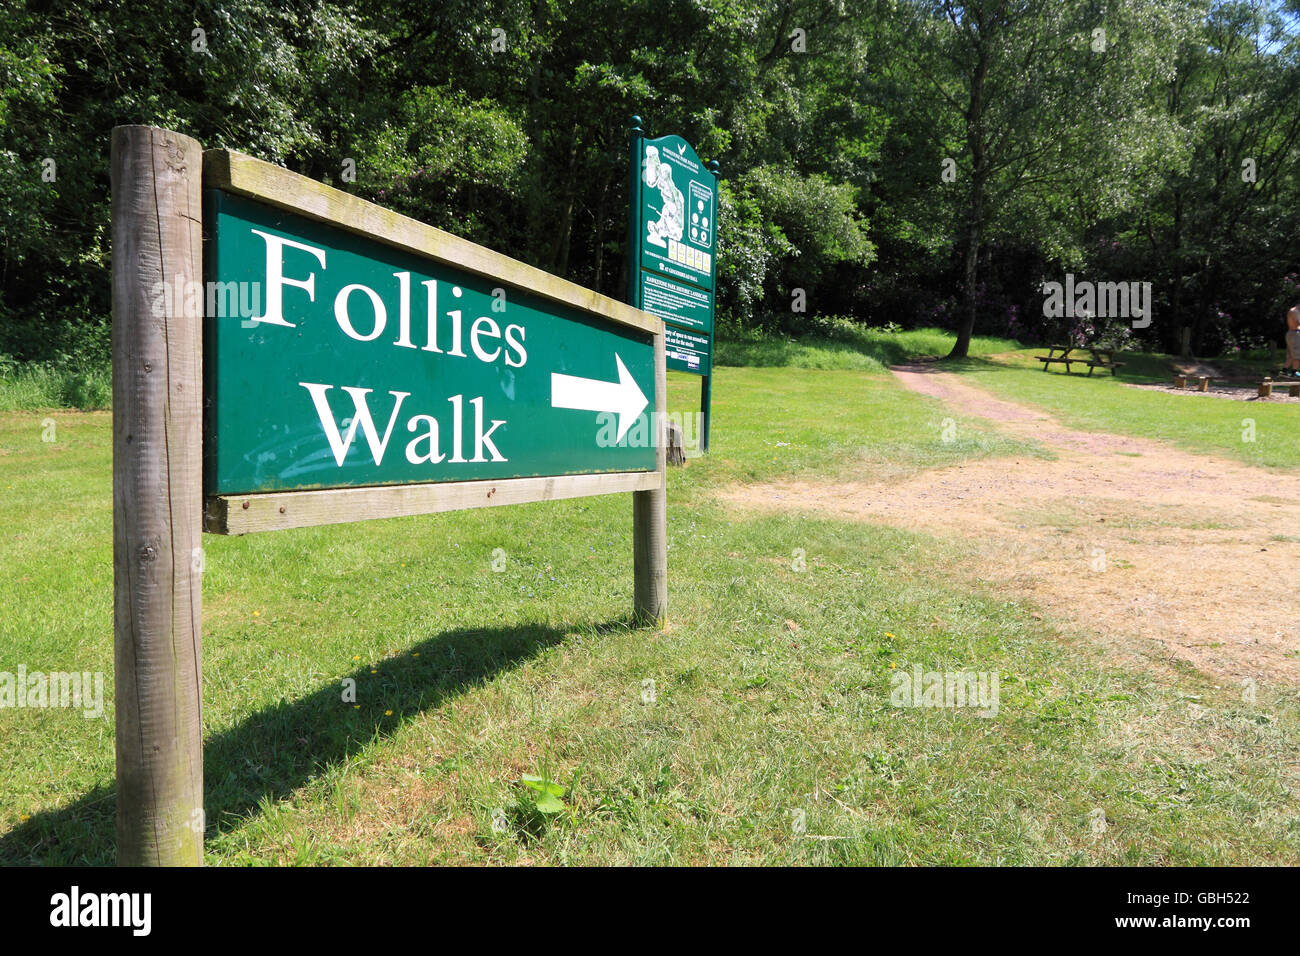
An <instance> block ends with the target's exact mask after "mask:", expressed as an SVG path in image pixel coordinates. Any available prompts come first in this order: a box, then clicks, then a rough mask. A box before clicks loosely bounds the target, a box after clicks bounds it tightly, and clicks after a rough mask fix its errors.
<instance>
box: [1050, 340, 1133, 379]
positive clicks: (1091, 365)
mask: <svg viewBox="0 0 1300 956" xmlns="http://www.w3.org/2000/svg"><path fill="white" fill-rule="evenodd" d="M1058 352H1059V353H1060V354H1059V355H1058V354H1057V353H1058ZM1084 352H1086V353H1088V354H1087V355H1083V354H1079V353H1084ZM1035 358H1036V359H1037V360H1038V361H1040V362H1042V363H1043V371H1044V372H1046V371H1047V369H1048V367H1049V366H1051V365H1052V364H1053V363H1055V362H1064V363H1065V373H1066V374H1067V375H1068V374H1069V373H1070V365H1071V364H1078V365H1086V366H1088V374H1089V375H1091V374H1092V370H1093V369H1097V368H1108V369H1110V374H1111V375H1115V374H1116V370H1117V369H1119V368H1122V367H1123V366H1124V363H1123V362H1116V361H1115V350H1114V349H1103V348H1098V347H1097V346H1095V345H1049V346H1048V347H1047V354H1046V355H1038V356H1035Z"/></svg>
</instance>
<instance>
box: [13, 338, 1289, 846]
mask: <svg viewBox="0 0 1300 956" xmlns="http://www.w3.org/2000/svg"><path fill="white" fill-rule="evenodd" d="M996 345H997V343H983V344H982V350H984V351H996V350H997V349H996ZM932 351H938V349H934V350H932ZM833 354H834V353H833V352H832V353H829V356H830V357H824V358H825V361H826V362H827V363H828V364H831V363H833V361H834V359H833ZM808 360H809V361H821V359H818V358H817V357H816V355H813V354H811V353H809V357H808ZM768 364H769V367H756V368H750V367H723V368H719V369H718V370H717V376H716V379H715V388H714V403H715V419H716V420H715V423H714V426H713V435H712V440H713V449H712V452H711V454H710V456H709V457H708V458H707V459H698V460H693V461H691V462H690V464H689V465H688V466H687V467H686V468H685V469H673V470H671V471H670V474H669V519H668V521H669V524H668V534H669V548H670V550H669V581H670V592H669V593H670V597H669V600H670V618H671V626H670V628H669V629H668V630H667V631H666V632H664V633H655V632H651V631H644V630H632V629H630V628H629V626H628V616H629V612H630V610H631V606H632V567H631V564H632V561H631V501H630V499H629V497H628V496H625V495H619V496H608V497H604V498H591V499H579V500H576V501H567V502H553V503H544V504H533V505H524V506H517V507H512V508H508V509H499V510H496V509H494V510H490V511H481V512H474V511H468V512H461V513H457V514H449V515H438V516H430V517H421V518H403V519H394V520H388V521H377V522H368V523H362V524H355V525H338V526H332V527H327V528H313V529H302V530H296V531H285V532H279V533H275V534H266V535H261V536H256V535H255V536H249V537H244V538H218V537H209V538H207V539H205V548H206V552H207V554H206V567H207V570H206V573H205V580H204V628H203V630H204V662H203V664H204V678H205V680H204V684H203V705H204V727H205V737H206V781H207V784H206V802H207V812H208V830H207V843H206V853H207V861H208V862H209V863H210V864H214V865H232V864H234V865H238V864H253V863H366V864H410V863H522V862H531V863H540V864H562V863H589V864H621V863H673V864H688V863H775V864H827V863H858V864H872V863H1062V864H1065V863H1087V864H1144V863H1223V864H1242V863H1265V862H1274V863H1291V864H1293V863H1296V862H1297V861H1298V860H1300V816H1297V811H1296V799H1295V787H1296V774H1297V771H1296V768H1297V767H1298V766H1300V748H1298V747H1297V730H1298V729H1300V728H1298V724H1300V712H1298V707H1297V701H1296V699H1295V696H1294V692H1293V691H1292V692H1290V693H1283V692H1279V691H1278V690H1277V689H1273V688H1267V687H1263V686H1261V687H1260V689H1259V696H1258V700H1257V701H1256V702H1254V703H1246V702H1244V701H1243V700H1242V698H1241V693H1240V689H1239V688H1237V687H1235V686H1219V685H1216V683H1215V682H1214V681H1213V680H1210V679H1208V678H1206V677H1204V676H1203V675H1201V674H1199V673H1196V672H1193V671H1191V670H1183V671H1177V672H1175V673H1174V674H1173V676H1168V675H1169V672H1168V671H1167V670H1166V669H1162V670H1161V671H1160V672H1159V673H1157V672H1156V671H1154V670H1152V671H1147V670H1144V669H1143V668H1142V667H1141V666H1136V665H1134V666H1130V667H1129V668H1127V669H1122V668H1120V667H1118V666H1113V665H1108V664H1107V663H1106V662H1105V661H1104V660H1103V658H1102V652H1101V651H1100V650H1099V649H1098V648H1096V647H1095V646H1093V645H1091V644H1089V643H1086V642H1084V641H1083V640H1081V639H1076V638H1075V637H1074V636H1073V635H1072V634H1071V633H1069V632H1068V631H1062V630H1061V629H1060V628H1058V627H1057V626H1055V625H1054V624H1053V623H1052V621H1051V620H1050V618H1049V619H1047V620H1043V619H1041V618H1040V617H1039V616H1037V610H1036V609H1035V608H1034V607H1032V606H1031V605H1028V604H1025V603H1017V602H1009V601H1007V600H1005V599H1003V598H1001V597H1000V596H999V595H998V594H996V593H993V592H991V591H989V590H985V589H981V588H979V587H974V588H971V587H968V586H964V585H961V584H959V583H957V582H959V581H962V580H965V578H966V577H967V576H968V575H963V574H962V573H961V572H962V571H963V569H965V568H966V567H967V563H968V561H969V555H968V553H967V552H965V551H964V550H963V546H962V545H961V544H960V543H958V542H952V541H941V540H936V539H933V538H929V537H926V536H923V535H917V534H910V533H905V532H902V531H898V530H894V529H890V528H886V527H883V526H876V525H869V524H860V523H846V522H838V521H831V520H823V519H820V518H817V517H802V516H799V515H796V514H788V515H775V516H753V517H746V516H745V515H743V514H740V513H737V512H734V511H729V510H725V509H723V508H721V507H720V506H718V505H717V504H715V503H714V502H713V501H712V492H713V491H714V490H716V489H718V488H720V487H722V486H724V485H726V484H728V483H731V482H735V481H749V480H770V479H773V478H780V477H801V478H804V479H807V480H815V479H818V478H821V479H825V480H827V481H828V488H830V489H831V490H833V481H834V479H835V478H836V477H837V476H844V475H848V474H853V475H855V476H857V477H859V478H870V477H878V478H883V479H889V478H891V477H895V476H901V475H905V474H909V473H913V472H915V471H918V470H921V469H925V468H931V467H936V466H941V465H947V464H953V463H957V462H960V461H961V460H963V459H967V458H972V457H987V456H1011V455H1016V456H1023V455H1032V454H1042V452H1040V451H1038V450H1037V449H1035V448H1034V447H1032V446H1027V445H1025V444H1023V443H1020V442H1013V441H1010V440H1008V439H1006V438H1004V437H1000V436H998V435H997V434H994V433H991V432H989V431H987V430H981V429H979V428H978V427H977V425H976V423H973V422H971V423H968V424H969V426H970V427H963V428H961V429H959V430H958V431H959V434H961V435H963V436H965V437H964V438H963V441H961V442H954V443H951V444H944V443H942V442H941V441H939V431H940V428H941V424H942V421H943V419H944V418H946V417H951V416H954V414H955V413H954V412H953V411H952V410H949V409H946V408H944V407H943V406H941V405H939V404H937V403H932V402H929V401H927V400H923V399H920V398H918V397H915V396H913V395H911V394H909V393H906V392H904V391H902V390H901V389H900V388H899V387H898V386H897V385H895V384H894V382H893V381H892V379H891V378H890V376H889V375H888V374H887V373H885V372H882V371H879V370H876V369H870V368H865V367H864V368H861V369H854V368H838V369H831V370H826V371H819V370H813V369H802V368H790V367H784V368H783V367H770V366H775V365H777V364H779V363H776V362H773V363H768ZM971 374H973V375H975V376H977V377H979V378H980V379H981V380H982V379H984V378H988V379H989V380H990V384H991V381H992V379H993V378H995V375H994V373H993V372H992V371H988V372H985V371H976V370H972V372H971ZM998 374H1005V375H1007V376H1018V375H1019V374H1020V373H1016V372H1014V371H1004V372H1000V373H998ZM1037 374H1038V375H1039V377H1043V376H1042V373H1041V372H1040V373H1037ZM1016 382H1017V384H1016V385H1015V386H1014V387H1016V388H1022V387H1023V388H1032V387H1034V386H1033V385H1032V384H1029V385H1021V384H1019V379H1018V378H1017V379H1016ZM1089 385H1090V386H1092V387H1095V388H1096V390H1097V393H1104V390H1106V389H1109V388H1110V387H1111V386H1108V385H1106V384H1101V383H1098V382H1097V381H1096V380H1094V381H1093V382H1091V383H1089ZM1064 387H1066V388H1074V387H1075V386H1074V385H1073V384H1072V383H1064ZM1057 394H1066V393H1063V392H1058V393H1057ZM1080 394H1083V393H1080ZM1090 394H1091V393H1090ZM670 397H671V402H670V404H671V406H672V407H674V408H679V409H689V408H691V407H693V405H692V403H693V402H696V401H698V383H697V380H695V379H691V378H688V377H685V376H680V377H679V376H673V377H672V381H671V384H670ZM1204 404H1207V403H1205V402H1201V403H1197V405H1196V408H1198V409H1199V408H1200V407H1201V405H1204ZM1219 404H1224V405H1230V404H1231V403H1227V402H1223V403H1219ZM1187 407H1189V406H1188V404H1187V403H1182V404H1180V405H1178V406H1176V407H1172V406H1171V411H1170V413H1169V414H1170V415H1174V416H1177V415H1178V414H1180V412H1179V409H1183V408H1187ZM1263 411H1266V409H1260V410H1258V411H1256V414H1260V413H1262V412H1263ZM1279 411H1283V410H1282V409H1279ZM1286 411H1290V410H1289V409H1288V410H1286ZM1080 414H1083V412H1080ZM47 416H48V417H52V418H54V419H55V421H56V423H57V441H55V442H48V443H47V442H42V441H41V437H42V420H43V419H44V418H45V417H47ZM958 420H961V419H960V418H959V419H958ZM1263 421H1264V419H1263V418H1261V422H1263ZM109 437H110V416H109V415H108V414H107V413H103V412H99V413H74V412H67V411H56V412H8V413H4V414H0V495H2V497H0V540H2V541H3V545H2V546H0V607H2V608H3V609H4V614H3V615H0V671H10V672H12V671H15V670H16V669H17V667H18V666H19V665H23V666H25V667H26V668H27V669H28V670H29V671H32V670H42V671H50V670H89V671H102V672H104V674H105V679H106V688H105V708H106V714H105V716H104V717H103V718H102V719H86V718H85V717H83V716H82V715H81V714H80V712H76V711H72V710H60V709H44V710H37V709H23V710H19V709H0V739H2V740H3V741H4V742H5V746H4V748H3V751H2V752H3V758H4V762H5V766H4V771H5V772H4V773H3V774H0V862H3V863H9V864H14V863H31V862H42V863H75V862H89V863H96V864H101V863H109V862H111V861H112V859H113V840H114V836H113V806H114V803H113V801H114V795H113V764H114V757H113V718H112V705H111V694H112V541H111V524H112V517H111V510H110V508H111V495H110V490H111V489H110V481H111V468H110V446H109ZM498 548H499V549H502V550H503V551H504V553H505V556H506V562H505V569H504V570H503V571H501V572H494V571H493V570H492V557H493V552H494V550H495V549H498ZM914 665H919V666H920V667H921V668H922V669H923V670H927V671H929V670H938V671H946V670H947V671H951V670H970V671H977V672H982V673H985V674H988V675H994V674H995V675H997V677H998V679H999V686H1000V698H999V705H998V710H997V713H996V715H995V716H990V717H983V718H982V717H979V716H977V715H976V713H975V712H974V711H973V710H970V709H942V708H939V709H936V708H908V707H896V706H893V705H892V704H891V699H890V698H891V686H892V678H893V675H895V674H897V673H898V672H899V671H903V672H910V670H911V668H912V667H913V666H914ZM347 678H351V679H353V680H355V682H356V687H357V701H356V703H355V704H353V703H351V702H345V701H344V700H343V699H342V698H343V694H342V687H343V684H342V682H343V681H344V679H347ZM651 682H652V683H651ZM1220 683H1222V682H1220ZM526 774H535V775H540V776H545V777H547V778H549V779H552V780H555V781H557V782H558V783H559V784H561V785H562V786H563V787H564V788H565V792H564V794H563V798H562V799H563V804H564V805H563V809H562V810H561V811H560V812H558V813H553V814H546V813H542V812H540V810H539V809H538V806H537V803H536V800H535V797H536V794H535V792H534V791H533V790H531V789H529V788H527V787H525V786H523V785H521V783H520V780H521V778H522V777H523V776H524V775H526Z"/></svg>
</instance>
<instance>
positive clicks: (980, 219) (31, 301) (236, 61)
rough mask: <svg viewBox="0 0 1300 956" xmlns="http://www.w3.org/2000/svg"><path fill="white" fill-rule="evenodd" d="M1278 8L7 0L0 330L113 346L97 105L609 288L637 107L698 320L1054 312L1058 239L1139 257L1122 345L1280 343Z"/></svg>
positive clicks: (1099, 263)
mask: <svg viewBox="0 0 1300 956" xmlns="http://www.w3.org/2000/svg"><path fill="white" fill-rule="evenodd" d="M1296 22H1297V21H1296V20H1295V18H1294V17H1288V16H1287V15H1286V13H1285V11H1284V10H1282V9H1280V8H1279V7H1278V6H1277V5H1274V4H1245V3H1239V2H1233V0H1121V2H1118V3H1114V4H1110V5H1108V6H1107V7H1106V8H1105V9H1104V10H1102V9H1100V8H1098V7H1097V5H1096V4H1094V3H1091V2H1089V0H1023V2H1018V3H1016V4H1013V5H1010V6H1008V5H1007V4H1005V3H1002V2H1000V0H974V2H967V3H956V2H949V0H938V2H931V0H897V2H882V0H837V2H834V3H831V2H826V0H781V2H777V3H773V2H770V0H725V2H708V3H702V2H699V0H574V2H560V0H540V2H522V0H493V2H489V3H486V4H485V3H482V2H480V0H448V2H445V3H438V4H430V3H428V2H427V0H355V2H344V0H294V2H292V3H290V4H288V5H285V4H277V3H272V2H270V0H221V2H217V0H200V2H198V3H197V4H196V3H190V2H186V3H182V2H181V0H151V2H150V3H148V4H146V5H144V6H131V5H124V4H122V3H121V0H85V2H82V3H79V4H76V5H68V4H39V5H37V4H34V3H31V2H30V0H17V2H15V3H12V4H10V9H8V10H7V11H6V15H5V16H4V17H3V18H0V351H3V352H5V353H7V354H10V355H13V356H15V357H17V358H19V359H33V360H39V361H47V360H53V359H54V358H55V356H56V355H58V354H60V353H67V354H73V355H78V356H81V357H83V358H85V359H87V360H89V361H93V362H99V361H100V360H101V359H102V358H103V357H104V356H105V353H106V351H107V349H106V344H105V343H106V330H107V327H108V312H109V306H110V303H109V272H108V269H109V249H108V244H109V230H108V192H109V183H108V168H107V161H108V138H109V134H110V131H111V129H112V127H113V126H114V125H116V124H121V123H152V124H155V125H160V126H166V127H170V128H175V129H177V130H179V131H181V132H184V133H187V134H190V135H193V136H195V137H196V138H198V139H199V140H200V142H202V143H203V144H204V145H205V146H210V147H220V146H224V147H231V148H235V149H240V150H243V151H245V152H249V153H251V154H253V155H256V156H259V157H261V158H264V159H267V160H270V161H272V162H277V163H282V164H284V165H286V166H288V167H289V168H291V169H294V170H296V171H299V172H302V173H303V174H305V175H308V176H311V177H313V178H315V179H319V180H322V181H326V182H330V183H333V184H334V185H336V186H338V187H340V188H343V189H346V190H348V191H351V192H355V193H357V194H359V195H362V196H364V197H366V198H368V199H371V200H373V201H375V202H379V203H381V204H384V205H387V206H391V207H393V208H396V209H398V210H400V211H402V212H404V213H407V214H408V215H411V216H414V217H416V218H419V219H422V220H424V221H427V222H431V223H433V224H435V225H438V226H440V227H442V228H445V229H448V230H450V231H453V232H457V233H459V234H462V235H465V236H467V237H469V238H471V239H474V240H476V241H479V242H481V243H483V244H485V245H488V246H490V247H492V248H495V249H498V250H500V251H502V252H505V253H507V254H509V255H511V256H513V257H515V258H519V259H522V260H524V261H527V262H530V263H532V264H535V265H537V266H540V267H541V268H543V269H546V270H548V271H551V272H555V273H557V274H560V275H563V276H565V277H566V278H569V279H571V280H573V281H575V282H578V283H580V284H583V285H586V286H588V287H590V288H593V289H597V290H599V291H601V292H604V293H606V294H609V295H613V296H616V297H622V296H623V295H624V291H625V288H626V262H625V250H624V248H623V247H624V242H625V236H626V224H627V195H626V188H627V187H626V182H627V170H626V164H627V161H628V157H627V128H628V121H629V118H630V117H631V116H632V115H633V114H639V115H641V116H642V117H643V118H644V128H645V130H646V132H647V133H648V134H649V135H660V134H663V133H666V132H677V133H680V134H682V135H683V136H685V137H686V138H687V139H688V140H690V141H691V142H693V143H694V144H695V145H696V146H697V149H698V151H699V152H700V154H701V155H702V156H703V157H704V158H705V159H706V160H708V159H715V158H716V159H717V160H719V162H720V163H721V170H722V190H721V197H720V203H719V211H718V216H719V227H720V228H719V232H718V244H719V245H718V268H719V274H718V289H717V303H718V323H719V326H720V327H721V328H722V329H724V330H727V331H732V332H735V331H739V330H745V329H752V328H755V327H763V328H769V329H778V328H779V329H782V330H784V331H791V332H796V333H797V332H799V331H801V330H802V329H803V326H802V323H804V322H805V319H804V316H805V315H807V314H814V313H818V312H820V313H825V314H842V315H849V316H852V317H853V319H854V320H855V321H859V322H861V323H863V324H866V325H872V326H880V325H883V324H885V323H887V322H897V323H899V324H900V325H902V326H904V327H916V326H928V325H942V326H947V327H956V326H958V325H967V324H969V325H970V326H971V329H970V331H971V332H980V333H982V334H995V335H1010V336H1013V337H1024V338H1025V339H1026V340H1030V339H1033V338H1047V337H1059V335H1061V334H1065V333H1066V332H1068V330H1066V329H1060V328H1056V327H1052V326H1050V324H1048V323H1043V322H1041V321H1039V320H1038V318H1037V313H1038V312H1040V311H1041V302H1042V297H1041V293H1040V292H1039V283H1040V282H1041V281H1042V279H1043V277H1044V276H1047V277H1058V278H1059V277H1060V276H1061V275H1062V274H1063V273H1064V272H1065V271H1067V270H1070V271H1074V272H1076V273H1077V274H1079V275H1081V276H1084V275H1086V277H1087V278H1090V279H1093V280H1096V281H1107V280H1118V281H1133V280H1137V281H1150V282H1152V283H1153V286H1154V291H1155V297H1156V321H1155V322H1154V324H1153V325H1152V327H1151V328H1150V329H1149V330H1148V331H1146V332H1144V333H1142V334H1141V338H1142V339H1143V340H1144V341H1145V343H1146V344H1147V345H1148V346H1152V347H1162V348H1164V349H1166V350H1171V349H1176V348H1177V347H1178V345H1179V343H1180V341H1181V337H1182V330H1183V328H1189V329H1190V330H1191V335H1192V342H1193V347H1194V348H1195V349H1196V350H1197V351H1200V352H1203V353H1211V354H1212V353H1214V352H1217V351H1221V350H1228V351H1231V350H1233V349H1238V348H1256V347H1260V346H1264V345H1268V346H1275V345H1276V344H1278V338H1279V335H1280V331H1281V322H1280V315H1281V310H1282V309H1283V307H1284V306H1285V305H1287V304H1291V303H1292V302H1293V301H1294V300H1295V299H1296V298H1297V297H1300V279H1298V278H1297V276H1300V258H1298V257H1297V255H1296V253H1295V244H1294V241H1293V240H1292V237H1293V236H1294V235H1295V234H1296V232H1297V230H1300V56H1298V55H1297V54H1300V39H1298V32H1297V29H1296ZM196 30H201V31H203V32H202V35H201V37H199V36H197V35H196V34H195V31H196ZM1097 30H1103V31H1105V33H1104V42H1102V43H1100V44H1099V43H1098V39H1099V38H1098V36H1097V34H1096V32H1095V31H1097ZM796 37H801V38H802V40H801V42H802V43H803V44H804V46H803V47H802V48H797V45H796V43H795V38H796ZM200 40H201V42H200ZM349 160H351V161H352V162H354V163H355V166H356V174H357V177H356V181H355V182H351V181H349V180H347V179H345V178H344V176H343V171H344V169H345V167H346V165H347V163H348V161H349ZM1247 160H1249V161H1250V162H1251V163H1252V164H1253V169H1254V173H1253V177H1254V178H1253V179H1250V180H1249V181H1248V180H1247V179H1246V178H1243V162H1244V161H1247ZM47 161H49V162H47ZM51 162H52V165H51ZM945 170H946V171H947V172H948V173H949V174H950V176H949V177H948V178H941V174H942V173H943V172H944V171H945ZM50 173H52V174H53V176H52V178H51V177H50V175H49V174H50ZM972 231H974V238H975V242H974V243H972V242H971V241H970V240H971V237H972ZM795 289H802V290H803V291H804V294H805V298H806V305H807V313H795V312H792V311H791V304H792V302H791V298H792V295H793V290H795Z"/></svg>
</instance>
